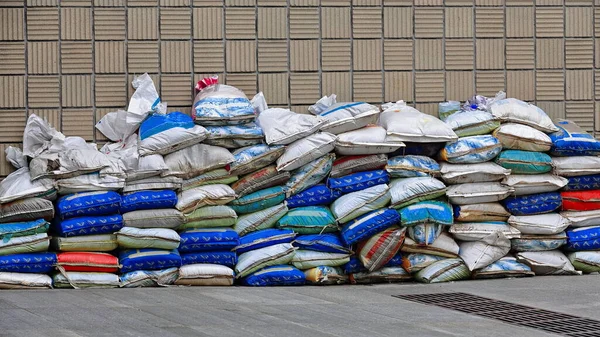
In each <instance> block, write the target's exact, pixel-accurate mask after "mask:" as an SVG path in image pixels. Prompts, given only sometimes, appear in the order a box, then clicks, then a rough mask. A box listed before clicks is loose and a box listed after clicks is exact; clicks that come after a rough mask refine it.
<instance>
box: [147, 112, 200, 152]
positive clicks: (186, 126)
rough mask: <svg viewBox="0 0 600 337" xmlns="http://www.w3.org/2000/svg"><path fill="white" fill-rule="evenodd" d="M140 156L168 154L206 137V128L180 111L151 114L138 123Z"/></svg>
mask: <svg viewBox="0 0 600 337" xmlns="http://www.w3.org/2000/svg"><path fill="white" fill-rule="evenodd" d="M139 136H140V141H139V144H138V152H139V154H140V156H147V155H150V154H157V153H158V154H162V155H165V154H169V153H171V152H175V151H177V150H180V149H183V148H185V147H188V146H191V145H194V144H197V143H200V142H201V141H203V140H204V139H206V136H207V132H206V129H205V128H203V127H201V126H199V125H194V121H193V120H192V118H191V117H190V116H188V115H186V114H184V113H182V112H179V111H174V112H171V113H169V114H166V115H163V114H152V115H150V116H149V117H148V118H146V120H144V121H143V122H142V124H141V125H140V135H139Z"/></svg>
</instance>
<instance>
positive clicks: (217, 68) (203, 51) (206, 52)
mask: <svg viewBox="0 0 600 337" xmlns="http://www.w3.org/2000/svg"><path fill="white" fill-rule="evenodd" d="M223 71H225V46H224V45H223V42H222V41H195V42H194V72H209V73H210V72H223Z"/></svg>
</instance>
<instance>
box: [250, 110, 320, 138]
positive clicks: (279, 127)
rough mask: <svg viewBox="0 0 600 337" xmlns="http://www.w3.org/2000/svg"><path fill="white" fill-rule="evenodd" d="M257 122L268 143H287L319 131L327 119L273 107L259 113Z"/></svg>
mask: <svg viewBox="0 0 600 337" xmlns="http://www.w3.org/2000/svg"><path fill="white" fill-rule="evenodd" d="M256 122H257V124H258V125H259V126H260V127H261V128H262V129H263V132H264V133H265V140H266V142H267V144H269V145H287V144H291V143H293V142H295V141H297V140H299V139H303V138H305V137H308V136H310V135H312V134H313V133H315V132H317V131H318V130H319V128H321V127H322V126H323V125H324V124H325V123H326V122H327V119H325V118H324V117H319V116H312V115H307V114H299V113H296V112H293V111H291V110H289V109H281V108H271V109H268V110H265V111H263V112H262V113H261V114H260V115H258V117H257V119H256Z"/></svg>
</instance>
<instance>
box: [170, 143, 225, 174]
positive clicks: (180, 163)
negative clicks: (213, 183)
mask: <svg viewBox="0 0 600 337" xmlns="http://www.w3.org/2000/svg"><path fill="white" fill-rule="evenodd" d="M164 159H165V164H166V165H167V167H168V168H169V170H168V171H167V172H165V173H163V176H175V177H179V178H182V179H191V178H194V177H196V176H199V175H201V174H203V173H206V172H209V171H212V170H216V169H219V168H222V167H225V166H227V165H228V164H230V163H232V162H233V161H234V160H235V159H234V158H233V155H232V154H231V152H229V151H228V150H227V149H225V148H222V147H219V146H212V145H206V144H196V145H192V146H190V147H186V148H185V149H181V150H179V151H176V152H173V153H170V154H168V155H166V156H165V157H164Z"/></svg>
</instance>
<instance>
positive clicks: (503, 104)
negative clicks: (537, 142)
mask: <svg viewBox="0 0 600 337" xmlns="http://www.w3.org/2000/svg"><path fill="white" fill-rule="evenodd" d="M490 110H491V112H492V115H494V117H496V118H498V119H500V120H502V121H503V122H512V123H519V124H525V125H529V126H531V127H534V128H536V129H538V130H540V131H543V132H546V133H551V132H556V131H558V128H557V127H556V126H555V125H554V123H552V119H550V117H548V115H546V113H545V112H544V110H542V109H540V108H538V107H537V106H535V105H533V104H529V103H527V102H523V101H521V100H518V99H516V98H506V99H502V100H499V101H496V102H493V103H492V104H491V105H490Z"/></svg>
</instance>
